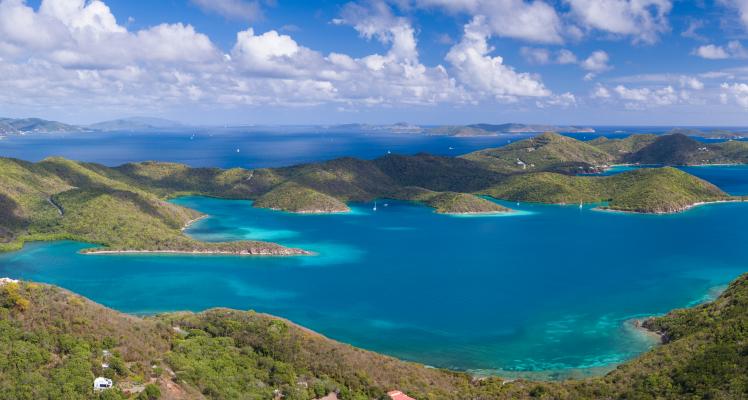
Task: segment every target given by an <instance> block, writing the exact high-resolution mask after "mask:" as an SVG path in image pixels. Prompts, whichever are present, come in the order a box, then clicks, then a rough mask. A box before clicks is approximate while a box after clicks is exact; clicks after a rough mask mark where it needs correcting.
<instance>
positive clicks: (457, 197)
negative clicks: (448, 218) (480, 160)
mask: <svg viewBox="0 0 748 400" xmlns="http://www.w3.org/2000/svg"><path fill="white" fill-rule="evenodd" d="M427 204H428V205H430V206H431V207H434V208H435V209H436V212H437V213H440V214H494V213H502V212H509V211H511V210H509V209H508V208H506V207H503V206H501V205H499V204H496V203H494V202H492V201H489V200H486V199H483V198H481V197H478V196H474V195H472V194H465V193H454V192H444V193H439V194H436V195H435V196H433V197H431V198H429V199H428V200H427Z"/></svg>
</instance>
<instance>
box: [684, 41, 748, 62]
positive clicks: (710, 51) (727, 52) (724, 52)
mask: <svg viewBox="0 0 748 400" xmlns="http://www.w3.org/2000/svg"><path fill="white" fill-rule="evenodd" d="M693 54H694V55H697V56H699V57H701V58H706V59H708V60H724V59H728V58H748V50H746V49H745V47H743V45H742V44H741V43H740V42H739V41H737V40H732V41H730V42H728V43H727V45H726V46H717V45H714V44H707V45H704V46H699V47H698V48H696V50H694V51H693Z"/></svg>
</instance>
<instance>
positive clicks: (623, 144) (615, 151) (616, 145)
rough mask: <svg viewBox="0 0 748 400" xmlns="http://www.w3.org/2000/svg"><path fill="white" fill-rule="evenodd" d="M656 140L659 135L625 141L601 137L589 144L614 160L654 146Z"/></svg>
mask: <svg viewBox="0 0 748 400" xmlns="http://www.w3.org/2000/svg"><path fill="white" fill-rule="evenodd" d="M656 139H657V135H631V136H628V137H625V138H623V139H608V138H606V137H604V136H601V137H599V138H597V139H594V140H590V141H589V142H587V143H589V144H590V145H592V146H595V147H597V148H598V149H600V150H602V151H604V152H606V153H608V154H610V155H611V156H612V157H614V158H621V157H624V156H626V155H628V154H631V153H635V152H637V151H639V150H641V149H643V148H644V147H646V146H648V145H650V144H652V143H653V142H654V141H655V140H656Z"/></svg>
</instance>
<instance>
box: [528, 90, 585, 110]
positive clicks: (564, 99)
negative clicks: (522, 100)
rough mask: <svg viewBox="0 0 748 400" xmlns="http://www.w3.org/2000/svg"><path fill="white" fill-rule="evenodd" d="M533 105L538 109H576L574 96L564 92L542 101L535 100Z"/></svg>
mask: <svg viewBox="0 0 748 400" xmlns="http://www.w3.org/2000/svg"><path fill="white" fill-rule="evenodd" d="M535 105H536V106H537V107H538V108H545V107H547V106H553V107H561V108H569V107H576V105H577V97H576V96H574V95H573V94H572V93H569V92H565V93H561V94H559V95H552V96H550V97H548V98H546V99H543V100H537V101H535Z"/></svg>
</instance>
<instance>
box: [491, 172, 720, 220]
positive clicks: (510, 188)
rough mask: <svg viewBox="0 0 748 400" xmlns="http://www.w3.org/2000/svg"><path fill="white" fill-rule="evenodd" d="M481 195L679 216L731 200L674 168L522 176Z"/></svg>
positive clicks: (717, 190) (511, 178) (515, 177)
mask: <svg viewBox="0 0 748 400" xmlns="http://www.w3.org/2000/svg"><path fill="white" fill-rule="evenodd" d="M481 193H483V194H486V195H489V196H492V197H495V198H498V199H506V200H511V201H530V202H550V203H578V202H580V201H583V202H585V203H601V202H608V208H610V209H614V210H621V211H637V212H650V213H662V212H677V211H681V210H683V209H685V208H687V207H688V206H690V205H692V204H694V203H697V202H707V201H717V200H725V199H730V197H729V196H728V195H727V194H725V193H724V192H722V191H721V190H720V189H718V188H717V187H715V186H714V185H712V184H710V183H708V182H706V181H704V180H701V179H699V178H697V177H695V176H693V175H689V174H687V173H685V172H683V171H680V170H677V169H674V168H669V167H666V168H647V169H639V170H632V171H627V172H624V173H621V174H617V175H612V176H607V177H589V176H569V175H561V174H555V173H549V172H542V173H537V174H528V175H518V176H512V177H510V178H508V179H507V180H506V181H504V182H502V183H501V184H499V185H497V186H494V187H491V188H488V189H486V190H484V191H481Z"/></svg>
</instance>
